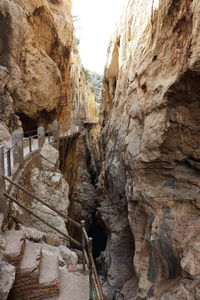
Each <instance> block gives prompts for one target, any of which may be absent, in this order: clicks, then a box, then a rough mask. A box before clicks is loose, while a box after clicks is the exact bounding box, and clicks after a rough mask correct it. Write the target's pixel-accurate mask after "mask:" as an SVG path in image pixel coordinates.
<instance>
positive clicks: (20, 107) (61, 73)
mask: <svg viewBox="0 0 200 300" xmlns="http://www.w3.org/2000/svg"><path fill="white" fill-rule="evenodd" d="M0 27H1V28H2V30H1V32H0V101H1V110H0V121H1V127H3V130H1V132H2V133H1V138H2V139H3V140H6V137H5V136H4V134H3V132H4V131H5V128H6V127H7V128H8V129H9V130H10V131H13V130H14V129H16V128H19V127H21V122H22V126H23V129H24V130H25V131H29V130H34V129H36V128H37V126H38V125H44V126H48V125H49V126H50V124H52V121H53V120H54V119H58V121H59V125H60V129H61V130H67V129H68V128H69V127H70V126H71V125H72V124H73V123H75V122H77V120H78V121H79V119H80V118H81V119H82V118H83V115H84V114H85V115H87V113H88V114H90V113H93V111H89V108H88V107H90V108H91V107H93V108H94V110H95V101H94V98H93V93H92V92H91V89H90V87H89V86H88V85H87V83H86V81H85V76H84V74H79V75H78V78H77V71H76V68H79V69H82V66H81V62H80V58H79V60H78V59H77V57H78V53H77V54H76V55H74V51H75V52H77V49H75V48H76V46H75V37H74V29H73V24H72V17H71V0H61V1H60V0H34V1H29V0H12V1H9V0H3V1H1V3H0ZM78 72H79V73H80V70H79V71H78ZM77 80H79V81H78V82H77ZM79 85H82V86H84V87H83V88H82V89H81V88H79ZM74 89H76V91H74ZM75 94H76V96H74V95H75ZM84 101H85V102H84ZM76 106H82V108H81V109H79V108H78V110H77V108H76ZM93 108H91V110H92V109H93ZM74 110H76V112H75V111H74ZM79 114H80V115H79ZM85 115H84V117H85ZM87 117H88V116H87ZM20 121H21V122H20Z"/></svg>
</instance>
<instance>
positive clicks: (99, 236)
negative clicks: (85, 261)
mask: <svg viewBox="0 0 200 300" xmlns="http://www.w3.org/2000/svg"><path fill="white" fill-rule="evenodd" d="M88 235H89V236H90V237H92V238H93V257H94V259H97V258H98V257H99V256H100V254H101V252H102V251H105V249H106V244H107V232H106V227H105V224H104V223H103V221H102V220H101V219H100V217H99V216H97V214H96V211H94V213H93V216H92V223H91V224H90V226H89V229H88ZM97 265H98V264H97Z"/></svg>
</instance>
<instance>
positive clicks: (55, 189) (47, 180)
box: [12, 144, 70, 245]
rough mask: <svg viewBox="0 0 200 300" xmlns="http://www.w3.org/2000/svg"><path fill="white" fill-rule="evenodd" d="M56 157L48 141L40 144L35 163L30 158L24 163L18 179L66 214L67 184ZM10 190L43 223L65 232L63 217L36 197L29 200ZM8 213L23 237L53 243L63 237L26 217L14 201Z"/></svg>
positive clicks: (26, 214)
mask: <svg viewBox="0 0 200 300" xmlns="http://www.w3.org/2000/svg"><path fill="white" fill-rule="evenodd" d="M58 159H59V152H58V150H56V149H55V148H54V147H53V146H51V145H49V144H44V146H43V148H42V150H41V156H40V159H39V161H38V162H37V161H36V162H35V163H34V161H31V167H30V169H29V168H28V167H27V166H26V168H24V169H22V171H21V174H20V177H19V179H18V180H19V181H20V183H21V184H22V185H23V186H26V187H27V188H28V189H29V190H30V191H32V192H33V193H34V194H35V195H37V196H38V197H40V198H41V199H42V200H43V201H45V202H46V203H48V204H49V205H51V206H52V207H55V208H56V209H57V210H59V211H61V212H63V213H66V214H68V207H69V204H70V203H69V198H68V194H69V185H68V183H67V181H66V180H65V178H64V176H63V175H62V173H61V172H60V171H59V169H58ZM12 193H16V197H17V198H18V199H19V200H20V201H21V202H22V203H23V204H26V205H27V206H28V207H29V208H31V209H32V210H33V212H34V213H35V214H36V215H38V216H39V217H42V218H43V219H44V220H45V221H46V222H48V223H49V224H51V225H52V226H54V227H56V228H57V229H59V230H61V231H62V232H64V233H67V229H66V225H65V221H64V219H63V218H62V217H60V216H58V215H57V214H56V213H55V212H54V211H52V210H51V209H50V208H48V207H46V206H45V205H43V204H42V203H40V202H38V201H37V200H34V199H30V197H27V196H26V195H25V194H24V193H22V192H20V191H19V190H18V191H16V190H15V189H14V190H13V191H12ZM12 216H13V217H14V220H15V222H17V223H19V224H21V225H22V229H23V228H24V231H25V232H26V233H27V237H32V239H33V240H40V239H43V240H45V241H46V242H47V243H49V244H53V245H54V244H55V245H59V244H60V243H61V241H62V240H63V237H62V236H61V235H59V234H58V233H56V232H55V231H54V230H53V229H51V228H50V227H49V226H47V225H45V224H43V223H42V222H41V221H39V220H37V219H36V218H35V217H32V216H30V215H29V213H27V212H25V211H24V210H23V209H22V208H20V207H18V206H17V205H14V204H13V205H12ZM18 226H19V225H18ZM24 226H25V227H24ZM31 227H33V228H35V230H34V229H32V230H31ZM65 243H66V240H65Z"/></svg>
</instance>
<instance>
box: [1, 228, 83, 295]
mask: <svg viewBox="0 0 200 300" xmlns="http://www.w3.org/2000/svg"><path fill="white" fill-rule="evenodd" d="M4 238H5V241H6V250H5V258H6V261H7V262H8V263H9V264H10V265H13V266H15V268H16V277H15V282H14V285H13V287H12V289H11V292H10V295H9V297H8V300H41V299H46V300H66V299H67V300H88V299H89V276H88V272H83V271H80V270H77V269H75V271H70V270H71V269H70V268H69V270H68V269H67V267H66V265H65V266H62V267H60V266H59V257H58V255H57V254H56V253H55V252H52V251H50V250H48V247H47V246H46V245H45V244H42V243H35V242H31V241H28V240H26V239H25V236H24V233H23V232H22V231H20V230H10V231H7V232H6V233H5V234H4ZM8 274H9V272H8ZM5 275H6V273H5ZM5 280H6V278H5Z"/></svg>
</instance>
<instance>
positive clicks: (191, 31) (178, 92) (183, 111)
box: [100, 0, 200, 300]
mask: <svg viewBox="0 0 200 300" xmlns="http://www.w3.org/2000/svg"><path fill="white" fill-rule="evenodd" d="M199 16H200V3H199V1H195V0H194V1H190V0H182V1H179V0H160V1H152V0H150V1H132V0H131V1H129V3H128V6H127V8H126V11H125V13H124V15H123V17H122V19H121V23H120V25H119V26H118V29H117V30H116V32H115V34H114V36H113V39H112V41H111V43H110V47H109V55H108V61H107V67H106V69H105V76H104V84H103V107H102V113H101V118H102V126H103V128H102V138H101V151H102V163H103V169H102V172H101V176H100V185H101V186H100V188H101V190H102V193H103V194H106V196H105V197H104V199H103V200H102V201H101V203H100V204H101V208H100V212H101V215H102V218H103V219H104V220H105V222H106V224H107V226H108V230H109V232H110V236H109V241H108V245H107V249H106V253H105V265H106V268H107V282H106V283H105V285H106V288H105V289H106V291H107V294H108V295H109V297H110V298H112V296H113V295H116V298H117V299H162V300H166V299H193V298H198V297H199V276H200V272H199V268H198V265H199V258H198V249H197V247H198V246H197V245H199V234H200V230H199V228H200V226H199V225H200V219H199V201H200V180H199V170H200V169H199V161H200V151H199V149H200V132H199V124H200V121H199V112H200V89H199V79H200V52H199V47H200V35H199V27H200V24H199V22H200V21H199V20H200V19H199ZM119 262H120V270H119V268H118V264H119ZM127 263H128V264H129V266H128V267H126V264H127ZM131 265H132V267H133V268H132V270H131V267H130V266H131ZM123 267H124V268H123ZM122 270H123V272H122ZM128 270H129V272H128ZM137 279H138V285H137V283H136V287H137V288H133V287H132V293H131V292H130V289H126V288H125V287H126V285H127V283H125V281H128V280H132V282H137ZM124 284H125V285H124ZM133 286H134V284H133ZM117 289H119V291H118V292H116V291H117ZM128 291H129V292H128Z"/></svg>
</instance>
